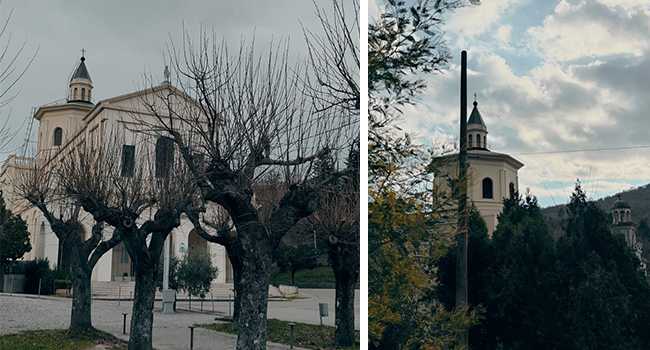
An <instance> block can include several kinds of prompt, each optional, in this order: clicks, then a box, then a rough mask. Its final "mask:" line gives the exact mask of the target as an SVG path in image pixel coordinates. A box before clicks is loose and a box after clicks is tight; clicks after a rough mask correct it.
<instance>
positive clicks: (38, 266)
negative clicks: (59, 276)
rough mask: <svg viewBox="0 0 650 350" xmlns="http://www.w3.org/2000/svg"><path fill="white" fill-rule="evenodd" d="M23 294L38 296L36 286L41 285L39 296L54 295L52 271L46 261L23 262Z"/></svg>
mask: <svg viewBox="0 0 650 350" xmlns="http://www.w3.org/2000/svg"><path fill="white" fill-rule="evenodd" d="M23 268H24V271H23V273H24V274H25V293H27V294H38V284H39V281H40V284H41V294H52V293H54V290H53V289H54V288H53V278H52V270H51V269H50V262H49V261H48V260H47V259H37V260H32V261H27V262H25V264H24V266H23Z"/></svg>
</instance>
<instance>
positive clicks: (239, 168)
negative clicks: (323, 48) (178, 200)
mask: <svg viewBox="0 0 650 350" xmlns="http://www.w3.org/2000/svg"><path fill="white" fill-rule="evenodd" d="M276 49H277V50H276ZM170 57H171V58H172V68H173V69H172V70H173V71H174V72H175V76H176V80H175V84H176V85H177V86H178V87H179V89H180V90H181V91H183V92H184V94H185V95H188V96H190V97H191V98H192V99H193V101H192V100H191V99H186V98H179V97H180V96H179V94H177V93H176V94H175V93H169V94H164V95H163V94H158V95H157V96H156V98H152V99H148V100H145V101H143V103H144V104H145V105H146V106H148V112H149V113H151V114H152V115H153V116H154V117H155V118H156V119H157V120H156V122H155V123H151V122H149V123H147V122H146V121H143V123H144V124H145V125H146V127H147V128H149V129H150V130H152V131H155V132H158V133H162V134H166V135H170V137H172V139H173V140H174V141H175V143H176V145H177V146H178V148H179V150H180V154H181V155H182V157H183V159H184V161H185V163H186V164H187V165H188V167H189V168H190V169H191V171H192V174H193V178H194V181H195V183H196V184H197V186H198V188H199V190H200V193H201V197H202V199H203V200H204V201H205V202H207V203H208V204H210V205H212V204H217V205H219V206H221V207H223V208H224V209H225V210H226V212H227V213H228V215H229V216H230V219H231V220H232V224H233V226H234V228H235V232H236V233H235V234H234V235H214V234H211V233H208V232H207V229H205V228H204V227H203V225H202V223H201V220H200V208H196V207H188V208H186V212H187V214H188V217H189V218H190V219H191V220H192V222H193V224H194V225H195V227H196V228H197V231H198V232H199V233H200V234H201V235H202V236H203V237H204V238H206V239H207V240H209V241H212V242H215V243H219V244H222V245H224V246H225V248H226V251H227V252H228V256H229V257H230V260H231V262H232V266H233V272H234V273H233V277H234V285H235V289H236V291H237V300H236V309H237V310H238V314H237V317H236V319H235V321H236V322H237V324H238V332H239V333H238V338H237V349H240V350H243V349H246V350H248V349H265V347H266V322H267V321H266V320H267V302H268V290H269V283H270V278H271V274H272V272H273V270H274V261H273V257H274V256H275V254H274V253H275V251H276V249H277V248H278V246H279V244H280V241H281V239H282V237H283V236H284V235H285V234H286V233H287V232H288V231H289V230H291V228H292V227H294V225H296V223H298V221H300V220H301V219H303V218H305V217H307V216H309V215H311V214H312V213H313V212H314V211H315V210H316V209H317V207H318V204H319V190H320V189H321V188H322V187H323V186H324V185H326V184H328V183H329V182H331V181H333V179H334V178H335V177H337V176H340V174H338V173H337V174H334V175H331V176H329V175H328V176H327V177H321V176H316V174H315V172H314V168H313V166H312V165H313V162H314V161H315V160H317V159H319V158H323V157H325V156H326V155H329V154H334V156H336V155H338V152H339V150H342V149H346V148H347V147H348V145H347V144H346V143H347V142H348V141H347V140H348V139H349V138H346V136H348V135H352V134H354V128H355V127H354V126H353V125H354V123H350V122H349V119H346V120H347V121H346V122H341V120H340V118H339V116H337V115H336V114H334V113H329V112H323V113H322V114H318V115H317V114H315V113H314V112H315V110H314V106H313V104H312V101H311V99H310V98H309V97H308V96H307V95H306V93H305V91H303V90H304V85H303V84H300V79H302V78H301V77H302V76H304V74H303V73H304V72H303V71H302V70H301V69H300V67H292V66H291V65H290V64H289V57H288V52H287V50H286V49H282V47H279V48H276V47H273V48H271V49H269V51H268V52H267V53H265V54H262V55H258V54H257V53H256V52H255V51H254V49H253V47H250V48H247V47H245V46H242V47H241V49H239V50H237V52H236V53H234V54H232V53H231V52H229V51H228V50H227V48H226V45H225V44H219V43H216V42H214V40H213V39H211V38H210V37H208V36H207V35H205V34H204V35H202V37H201V38H200V40H199V41H198V42H197V43H194V42H192V41H191V40H190V39H189V38H188V37H187V36H185V40H184V46H183V47H182V49H181V51H180V52H178V50H175V49H174V48H173V47H172V52H170ZM160 106H164V108H161V107H160ZM357 120H358V118H357ZM357 123H358V121H357ZM271 173H273V174H275V175H274V176H279V181H273V184H269V186H270V187H274V188H275V189H277V194H278V196H277V197H275V198H274V202H273V203H272V204H271V203H270V204H271V205H266V206H260V205H259V204H258V201H257V199H256V197H257V196H258V192H259V191H260V186H262V185H264V184H263V183H262V182H263V180H264V179H265V178H268V176H266V175H268V174H271ZM262 208H264V210H261V209H262ZM262 211H264V213H263V212H262Z"/></svg>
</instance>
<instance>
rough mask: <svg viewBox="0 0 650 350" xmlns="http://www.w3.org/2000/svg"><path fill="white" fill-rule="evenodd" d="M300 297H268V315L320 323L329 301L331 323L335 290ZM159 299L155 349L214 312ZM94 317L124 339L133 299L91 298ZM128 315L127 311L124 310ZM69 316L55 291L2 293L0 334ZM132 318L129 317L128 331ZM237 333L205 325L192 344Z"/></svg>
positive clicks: (220, 309)
mask: <svg viewBox="0 0 650 350" xmlns="http://www.w3.org/2000/svg"><path fill="white" fill-rule="evenodd" d="M301 294H302V295H303V298H301V299H297V300H294V301H290V302H286V301H284V302H280V301H273V302H270V303H269V318H277V319H281V320H287V321H296V322H305V323H312V324H318V323H319V322H320V320H319V317H318V303H319V302H321V303H322V302H326V303H328V304H329V312H330V316H331V317H329V318H325V319H324V320H323V321H324V323H325V324H329V325H333V324H334V291H332V290H316V289H314V290H301ZM358 297H359V295H358V291H357V297H356V303H355V304H356V307H355V311H356V312H355V313H356V315H357V317H356V320H355V324H356V328H357V329H358V328H359V320H358V315H359V299H358ZM187 307H188V305H186V304H185V303H181V305H179V308H180V309H186V308H187ZM199 307H200V302H192V309H193V310H195V309H198V308H199ZM213 307H214V310H215V314H218V315H222V316H223V315H226V314H228V312H229V311H228V310H229V307H228V303H225V302H222V303H215V304H214V305H212V304H211V303H209V302H205V303H204V304H203V310H204V311H209V312H212V310H213ZM159 310H160V304H159V303H157V305H156V312H155V313H154V331H153V336H154V346H155V347H156V348H157V349H158V350H171V349H186V348H189V334H190V332H189V329H188V327H189V326H190V325H193V324H197V323H211V322H214V317H215V314H204V313H197V312H188V311H179V312H177V313H175V314H173V315H165V314H162V313H160V312H159ZM92 311H93V323H94V325H95V327H96V328H98V329H101V330H103V331H107V332H110V333H112V334H114V335H116V336H118V337H120V338H123V339H127V338H128V335H122V319H123V316H122V313H127V314H130V312H131V303H130V302H120V303H119V304H118V302H117V301H93V310H92ZM127 317H128V316H127ZM69 319H70V299H66V298H57V297H38V296H25V295H9V294H0V335H2V334H11V333H17V332H20V331H23V330H35V329H62V328H67V327H68V325H69ZM128 322H130V318H127V332H128V329H129V323H128ZM234 341H235V338H234V337H233V336H230V335H225V334H221V333H217V332H213V331H209V330H205V329H199V328H197V329H195V330H194V348H195V349H196V350H202V349H214V348H215V345H221V346H222V348H234ZM268 348H269V349H286V348H288V347H285V346H280V345H270V346H269V347H268Z"/></svg>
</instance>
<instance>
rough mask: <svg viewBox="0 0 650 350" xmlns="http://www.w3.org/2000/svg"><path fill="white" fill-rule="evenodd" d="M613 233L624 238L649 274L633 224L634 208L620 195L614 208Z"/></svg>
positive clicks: (642, 268)
mask: <svg viewBox="0 0 650 350" xmlns="http://www.w3.org/2000/svg"><path fill="white" fill-rule="evenodd" d="M612 232H613V233H614V234H615V235H620V236H623V238H624V239H625V243H626V244H627V246H628V247H630V249H632V251H633V252H634V255H636V257H637V258H638V259H639V262H640V264H641V266H640V268H641V271H643V273H644V274H647V271H646V270H647V263H646V261H645V259H644V258H643V245H642V244H641V242H640V241H638V240H637V238H636V226H635V225H634V223H633V222H632V208H631V207H630V205H629V204H627V202H625V201H623V200H622V199H621V195H618V198H617V199H616V202H614V206H613V207H612Z"/></svg>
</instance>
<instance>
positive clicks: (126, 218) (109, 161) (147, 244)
mask: <svg viewBox="0 0 650 350" xmlns="http://www.w3.org/2000/svg"><path fill="white" fill-rule="evenodd" d="M101 137H102V139H101V140H102V141H103V142H101V143H99V144H101V146H99V147H96V146H94V145H93V144H91V143H81V144H79V145H78V146H77V148H76V149H75V150H73V152H72V154H71V155H70V156H68V157H66V158H65V159H64V160H63V162H62V166H61V170H60V172H59V173H60V181H61V183H62V187H63V191H64V193H65V194H66V195H67V196H71V197H72V198H74V200H75V201H76V203H78V204H79V205H80V206H81V207H82V208H83V209H84V210H85V211H86V212H88V213H90V214H91V215H92V216H93V218H94V219H95V221H97V222H105V223H107V224H108V225H110V226H112V227H113V229H114V230H115V231H116V232H119V233H120V236H121V238H122V242H123V243H124V246H125V248H126V251H127V252H128V254H129V257H130V258H131V261H132V262H133V268H134V270H135V293H134V301H133V310H132V312H131V314H132V318H131V332H130V335H131V336H130V338H129V349H130V350H150V349H151V348H152V327H153V306H154V297H155V288H156V271H157V267H158V264H159V262H160V257H161V254H162V251H163V243H164V241H165V239H166V238H167V236H168V235H169V234H170V233H171V232H172V230H174V229H175V228H176V227H178V226H179V225H180V217H181V213H182V210H183V208H185V206H187V205H189V204H190V202H191V201H192V196H193V195H194V193H195V191H194V188H193V186H192V184H191V181H190V177H189V176H188V175H189V174H188V173H187V171H186V168H185V167H184V166H183V165H182V163H181V162H179V158H178V157H175V156H174V152H173V144H171V143H169V144H168V145H170V146H171V147H161V148H163V149H164V150H165V152H164V153H161V152H158V154H156V161H155V165H154V161H153V158H154V156H153V153H154V152H151V151H150V150H151V149H152V148H153V147H152V144H153V142H148V141H152V140H151V139H150V138H147V137H146V136H143V138H142V139H140V140H138V141H137V142H135V144H137V145H139V146H137V147H136V150H135V154H136V155H137V156H136V157H134V160H133V162H125V163H124V164H123V165H125V164H128V165H125V166H123V167H120V157H121V156H122V154H120V148H119V146H120V145H122V144H123V142H121V141H122V140H121V139H120V134H119V133H117V132H116V133H111V134H110V135H102V136H101ZM163 140H166V139H163ZM165 142H166V141H165ZM125 169H126V170H125Z"/></svg>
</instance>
